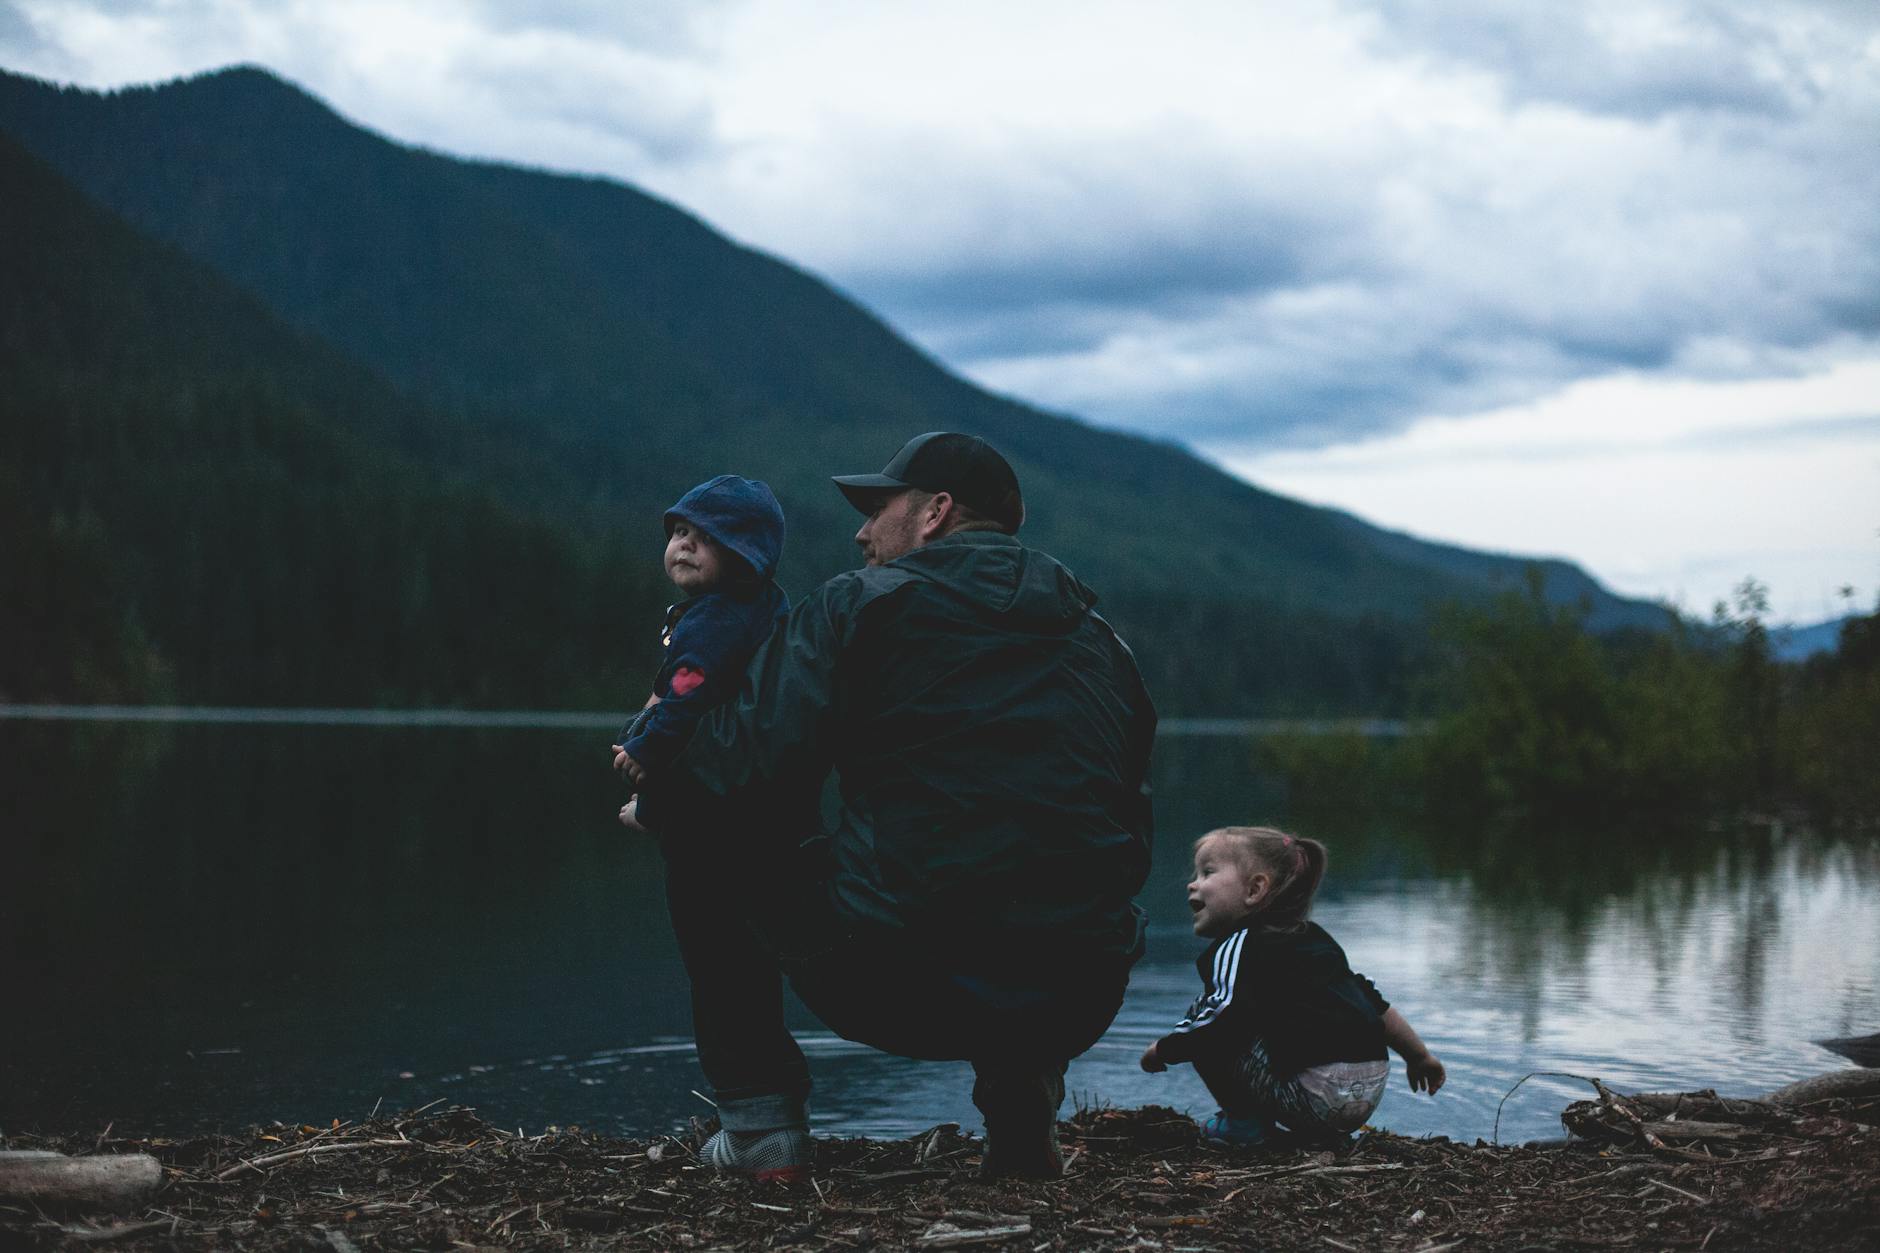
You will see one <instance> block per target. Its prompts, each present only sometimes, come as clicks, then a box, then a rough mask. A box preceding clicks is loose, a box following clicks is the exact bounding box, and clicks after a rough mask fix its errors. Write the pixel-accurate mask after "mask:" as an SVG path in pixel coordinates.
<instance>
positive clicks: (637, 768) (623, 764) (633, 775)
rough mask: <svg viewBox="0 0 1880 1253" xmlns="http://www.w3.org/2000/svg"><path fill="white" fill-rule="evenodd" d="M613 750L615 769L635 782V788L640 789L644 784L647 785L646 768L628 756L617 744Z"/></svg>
mask: <svg viewBox="0 0 1880 1253" xmlns="http://www.w3.org/2000/svg"><path fill="white" fill-rule="evenodd" d="M613 749H614V769H616V770H620V771H624V772H625V773H626V776H627V778H628V779H630V780H632V781H633V786H634V787H639V786H640V785H641V784H642V783H645V782H646V767H645V766H642V765H641V764H640V763H639V762H637V761H635V760H633V758H631V757H629V756H627V750H626V749H624V748H622V747H620V745H618V744H615V745H614V746H613Z"/></svg>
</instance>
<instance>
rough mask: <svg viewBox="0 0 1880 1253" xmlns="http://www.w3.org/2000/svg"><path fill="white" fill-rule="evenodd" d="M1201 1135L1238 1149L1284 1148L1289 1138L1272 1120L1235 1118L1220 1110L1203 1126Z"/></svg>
mask: <svg viewBox="0 0 1880 1253" xmlns="http://www.w3.org/2000/svg"><path fill="white" fill-rule="evenodd" d="M1201 1134H1202V1136H1203V1138H1205V1139H1209V1140H1212V1141H1214V1142H1215V1143H1216V1144H1224V1145H1226V1146H1228V1147H1229V1148H1236V1149H1276V1148H1283V1147H1286V1144H1285V1142H1286V1140H1287V1138H1288V1137H1287V1136H1286V1133H1285V1132H1283V1131H1281V1130H1280V1128H1279V1125H1278V1124H1277V1123H1275V1122H1273V1121H1271V1120H1270V1119H1266V1118H1235V1117H1232V1116H1231V1115H1229V1114H1226V1113H1224V1112H1221V1111H1218V1110H1217V1111H1216V1112H1215V1115H1214V1117H1212V1118H1210V1119H1208V1120H1207V1121H1206V1122H1204V1123H1202V1124H1201Z"/></svg>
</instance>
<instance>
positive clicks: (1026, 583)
mask: <svg viewBox="0 0 1880 1253" xmlns="http://www.w3.org/2000/svg"><path fill="white" fill-rule="evenodd" d="M890 564H891V565H896V566H901V567H903V568H905V569H907V570H909V571H913V572H918V573H919V574H920V575H921V576H922V577H924V578H927V579H930V580H932V581H933V582H935V583H939V584H941V585H942V586H944V587H949V588H952V589H953V590H954V591H957V592H958V593H960V595H962V596H964V597H966V598H967V599H969V600H971V601H974V602H976V603H977V604H978V605H979V606H980V607H981V608H982V610H984V611H986V612H989V613H990V614H991V615H992V616H994V617H996V618H1002V619H1005V620H1007V621H1008V622H1011V623H1012V624H1014V625H1024V626H1027V627H1030V628H1033V629H1052V628H1056V629H1060V630H1061V629H1068V628H1069V627H1070V626H1072V625H1073V624H1075V623H1077V622H1079V621H1081V620H1082V619H1083V617H1084V615H1085V614H1087V613H1089V612H1090V608H1091V606H1092V605H1095V604H1096V603H1097V594H1096V593H1095V592H1093V591H1091V590H1090V589H1089V588H1088V587H1086V586H1085V585H1084V583H1083V582H1082V580H1080V579H1079V578H1078V577H1077V576H1076V575H1074V574H1072V573H1071V572H1070V569H1069V568H1068V567H1066V566H1065V565H1064V564H1063V563H1062V562H1060V561H1058V559H1057V558H1055V557H1052V556H1049V555H1047V554H1045V553H1041V552H1038V551H1036V550H1035V549H1030V548H1027V547H1025V546H1024V545H1023V544H1021V543H1019V542H1018V540H1016V539H1014V538H1013V537H1012V536H1010V535H1006V534H1003V533H1001V532H998V531H960V532H957V533H956V534H953V535H949V536H947V537H946V538H944V539H939V540H935V541H934V542H933V543H931V544H927V545H925V546H923V547H920V548H916V549H914V550H913V551H912V552H908V553H904V554H902V555H901V556H900V557H897V558H896V559H895V560H894V561H893V562H891V563H890Z"/></svg>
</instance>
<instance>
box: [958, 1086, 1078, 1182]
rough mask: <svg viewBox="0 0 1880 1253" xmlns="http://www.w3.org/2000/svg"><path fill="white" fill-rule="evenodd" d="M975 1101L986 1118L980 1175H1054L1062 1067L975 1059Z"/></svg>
mask: <svg viewBox="0 0 1880 1253" xmlns="http://www.w3.org/2000/svg"><path fill="white" fill-rule="evenodd" d="M973 1069H974V1072H975V1074H976V1078H975V1080H974V1082H973V1104H974V1105H977V1106H978V1107H979V1112H980V1113H981V1114H984V1115H985V1118H986V1155H985V1157H984V1158H983V1159H982V1160H981V1161H980V1163H979V1175H980V1178H982V1179H1056V1178H1057V1177H1058V1176H1060V1175H1062V1174H1063V1173H1064V1155H1063V1154H1062V1153H1061V1152H1059V1151H1058V1138H1057V1112H1058V1106H1060V1105H1062V1104H1063V1103H1064V1067H1063V1066H1044V1067H1038V1066H1033V1067H1030V1068H1025V1067H1009V1068H1008V1067H1002V1066H1001V1067H996V1068H995V1067H992V1066H980V1065H975V1066H974V1067H973Z"/></svg>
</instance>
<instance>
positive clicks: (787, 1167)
mask: <svg viewBox="0 0 1880 1253" xmlns="http://www.w3.org/2000/svg"><path fill="white" fill-rule="evenodd" d="M718 1122H719V1129H718V1130H717V1131H716V1132H714V1133H713V1134H712V1137H711V1138H710V1139H709V1140H707V1141H705V1144H704V1146H703V1147H702V1148H700V1149H699V1157H700V1158H702V1159H703V1160H704V1161H705V1162H707V1163H709V1164H710V1165H712V1166H714V1167H716V1168H717V1169H719V1170H722V1171H726V1172H728V1173H732V1174H739V1175H748V1176H750V1177H751V1178H753V1179H759V1180H775V1181H776V1182H778V1183H800V1182H802V1181H803V1180H804V1179H807V1178H809V1163H810V1154H811V1152H812V1151H813V1149H814V1141H812V1140H811V1139H810V1138H809V1118H808V1115H807V1114H806V1113H805V1111H804V1109H803V1101H802V1099H801V1098H800V1097H791V1096H754V1097H746V1098H744V1099H742V1100H728V1101H720V1102H719V1103H718Z"/></svg>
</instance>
